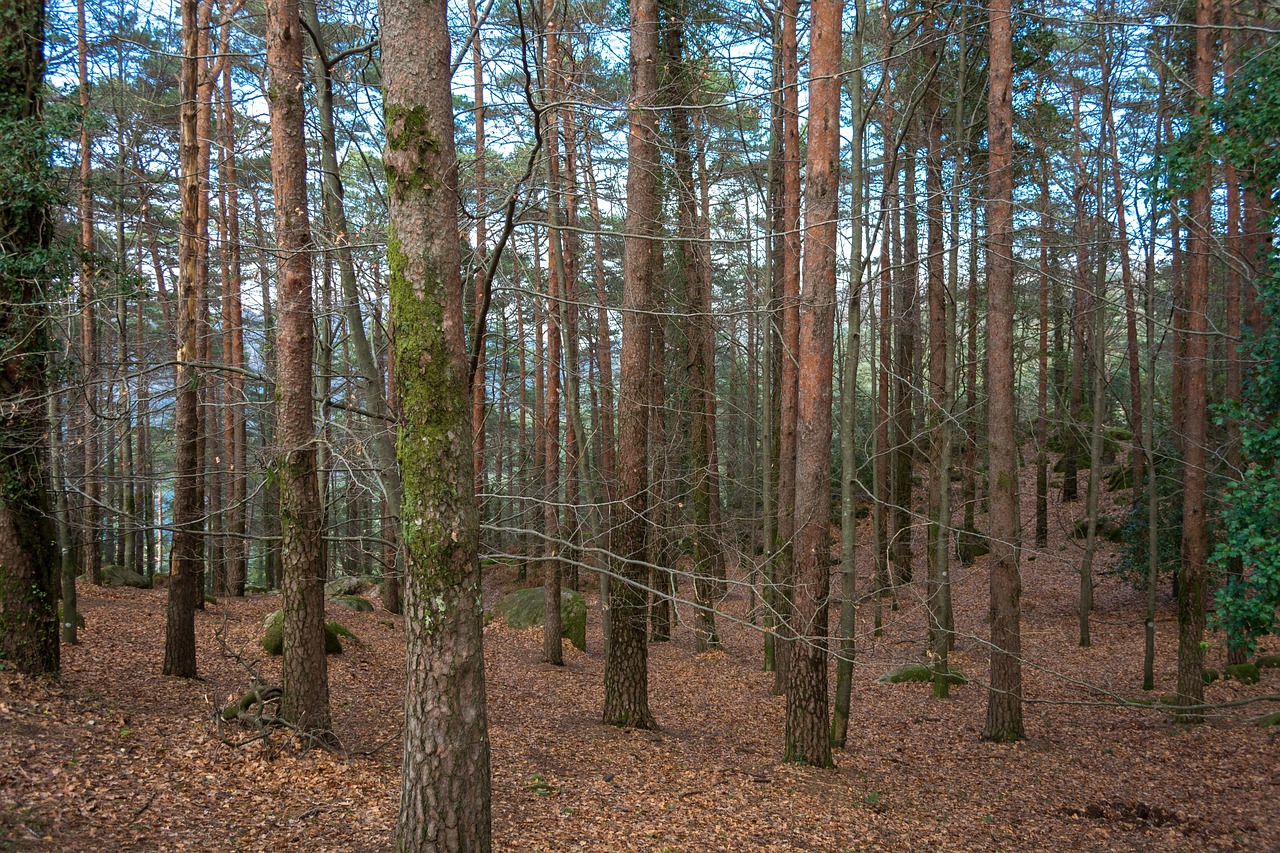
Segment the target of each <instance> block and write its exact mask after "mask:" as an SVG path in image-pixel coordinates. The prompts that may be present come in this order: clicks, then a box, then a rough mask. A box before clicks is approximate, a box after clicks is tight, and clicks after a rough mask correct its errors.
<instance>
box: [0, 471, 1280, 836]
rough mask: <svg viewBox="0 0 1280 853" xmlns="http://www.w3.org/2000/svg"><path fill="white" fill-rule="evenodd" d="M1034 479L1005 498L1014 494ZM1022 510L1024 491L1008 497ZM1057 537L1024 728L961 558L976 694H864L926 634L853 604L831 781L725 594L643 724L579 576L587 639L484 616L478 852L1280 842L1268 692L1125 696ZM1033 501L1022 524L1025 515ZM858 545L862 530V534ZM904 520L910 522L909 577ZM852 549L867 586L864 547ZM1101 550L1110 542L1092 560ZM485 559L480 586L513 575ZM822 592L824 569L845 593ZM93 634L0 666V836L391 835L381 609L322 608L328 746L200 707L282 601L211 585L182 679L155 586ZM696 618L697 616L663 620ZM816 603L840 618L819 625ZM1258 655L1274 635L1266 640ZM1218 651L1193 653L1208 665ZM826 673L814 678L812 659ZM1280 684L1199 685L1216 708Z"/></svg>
mask: <svg viewBox="0 0 1280 853" xmlns="http://www.w3.org/2000/svg"><path fill="white" fill-rule="evenodd" d="M1028 493H1030V494H1034V492H1033V491H1032V492H1027V491H1024V495H1026V494H1028ZM1023 503H1024V506H1025V505H1026V504H1028V503H1031V502H1030V501H1027V500H1024V501H1023ZM1079 506H1080V505H1079V504H1077V505H1075V506H1074V507H1067V508H1065V509H1063V510H1062V511H1061V512H1060V513H1059V515H1060V516H1061V517H1059V518H1055V519H1054V526H1055V529H1054V531H1053V534H1052V538H1051V540H1050V547H1049V548H1048V549H1047V550H1046V551H1043V552H1039V553H1037V552H1034V551H1031V550H1025V551H1024V555H1023V585H1024V591H1023V643H1024V653H1025V658H1026V661H1027V664H1026V665H1025V666H1024V670H1023V673H1024V676H1023V677H1024V689H1025V695H1026V697H1027V699H1028V702H1027V704H1026V706H1025V713H1026V728H1027V740H1026V741H1024V742H1022V743H1018V744H1014V745H993V744H987V743H982V742H981V741H979V739H978V733H979V731H980V728H981V725H982V720H983V713H984V708H985V695H984V691H983V688H982V687H981V683H982V682H984V681H985V678H986V670H987V653H986V648H985V646H984V644H983V637H985V636H986V633H987V628H986V626H985V624H984V619H985V617H986V614H987V605H986V596H987V577H986V573H985V568H984V566H983V565H982V561H981V560H979V562H978V564H977V565H975V566H973V567H971V568H963V567H960V566H958V565H957V566H955V567H954V568H953V580H954V584H955V587H954V601H955V604H954V610H955V614H956V621H957V630H958V643H957V652H956V653H955V655H954V656H953V658H952V662H953V664H954V665H956V666H958V667H960V668H961V669H962V670H963V671H964V673H965V674H966V675H968V676H969V677H970V678H972V679H973V680H974V682H975V683H971V684H968V685H964V686H961V687H957V688H954V689H953V698H952V699H950V700H946V701H939V700H934V699H931V698H930V688H929V686H928V685H922V684H899V685H891V684H880V683H877V682H876V678H877V677H878V676H880V675H883V674H884V673H885V672H887V671H888V670H889V669H890V668H892V667H893V666H895V665H897V664H899V663H903V662H909V661H914V660H917V659H918V656H919V655H920V654H921V650H922V648H923V626H924V613H923V610H922V608H921V606H920V596H921V594H922V586H920V585H917V586H916V587H913V588H911V589H906V590H904V591H903V594H902V602H903V605H902V607H901V608H900V609H899V610H898V611H897V612H896V613H891V614H889V623H888V625H887V628H886V630H885V632H884V634H883V636H881V637H878V638H877V637H873V636H872V635H871V632H870V625H871V608H870V605H869V604H865V603H864V605H863V607H862V608H861V610H860V612H859V630H858V645H859V649H858V660H857V665H856V667H855V670H854V707H853V715H852V722H851V725H850V734H849V743H848V746H847V748H846V749H845V750H844V751H842V752H839V753H838V754H837V756H836V761H837V764H838V767H837V769H835V770H829V771H823V770H810V769H805V768H800V767H794V766H789V765H784V764H782V763H780V762H779V756H780V754H781V746H782V727H783V713H784V700H783V699H782V698H781V697H777V696H773V695H771V693H770V687H771V684H772V678H773V676H772V675H771V674H770V673H765V672H762V671H761V635H760V633H759V631H758V630H757V629H755V628H753V627H751V626H750V625H748V624H746V623H745V617H746V616H747V613H746V611H747V596H746V593H745V590H744V588H743V587H741V586H740V585H731V587H730V593H729V595H728V597H727V598H726V600H725V602H724V605H723V610H724V614H723V615H722V617H721V619H720V628H721V632H722V635H723V639H724V650H723V651H719V652H713V653H710V654H704V655H696V654H695V653H694V642H693V638H692V636H691V634H690V632H689V630H688V628H687V627H684V626H683V625H682V626H680V627H678V628H677V630H676V637H675V639H674V641H673V642H670V643H661V644H655V645H653V646H652V647H651V653H650V691H651V701H652V706H653V710H654V713H655V715H656V717H657V719H658V722H659V725H660V727H661V728H660V730H659V731H657V732H638V731H619V730H615V729H612V728H608V727H605V726H602V725H601V724H599V723H598V722H597V720H598V717H599V714H600V710H601V707H602V701H603V700H602V696H603V690H602V678H603V668H604V661H603V655H602V647H601V635H600V621H599V608H598V600H597V599H596V597H595V593H594V580H592V581H590V582H589V583H588V584H587V586H588V589H587V590H586V594H587V599H588V603H589V604H590V605H591V610H590V614H589V631H588V643H587V651H586V653H581V652H578V651H577V650H574V649H572V648H569V647H566V665H565V666H564V667H563V668H553V667H550V666H547V665H545V664H542V663H540V662H539V653H540V636H539V634H538V629H532V630H530V631H523V632H521V631H514V630H511V629H509V628H507V627H505V626H504V625H502V624H500V623H497V622H495V623H494V624H491V625H490V626H489V627H487V628H486V630H485V642H486V667H487V676H488V688H489V725H490V733H491V738H492V744H493V822H494V838H495V846H496V847H497V848H498V849H501V850H509V851H542V850H547V851H561V850H566V851H567V850H590V851H612V850H618V851H633V850H634V851H654V853H658V851H672V853H674V851H682V853H695V851H717V850H725V851H836V853H840V852H841V851H854V850H866V851H873V850H886V851H917V850H919V851H926V850H928V851H934V850H939V851H940V850H947V851H964V850H1108V851H1124V850H1161V851H1165V850H1187V851H1193V850H1194V851H1201V850H1259V851H1275V850H1280V742H1278V741H1277V738H1276V736H1275V734H1274V733H1275V732H1276V729H1275V728H1271V729H1265V728H1261V727H1259V726H1258V725H1257V724H1256V722H1254V720H1255V719H1256V718H1257V717H1258V716H1259V715H1261V714H1263V713H1265V712H1267V711H1272V710H1275V709H1276V707H1277V706H1276V704H1274V703H1270V702H1260V703H1252V704H1243V705H1237V706H1233V707H1229V708H1224V709H1223V710H1221V711H1220V712H1215V713H1214V714H1212V715H1211V717H1210V719H1209V721H1208V722H1207V723H1205V724H1202V725H1195V726H1183V725H1177V724H1175V723H1173V722H1172V720H1171V718H1170V716H1169V714H1168V713H1167V712H1163V711H1160V710H1151V709H1142V708H1133V707H1115V706H1114V703H1115V702H1116V701H1117V700H1120V699H1138V698H1143V697H1144V696H1147V697H1149V694H1143V692H1142V690H1141V689H1140V687H1141V666H1142V645H1143V630H1142V621H1141V617H1142V608H1143V601H1144V599H1143V596H1142V595H1141V594H1139V593H1137V592H1134V591H1132V590H1130V589H1127V588H1126V587H1124V586H1122V585H1121V584H1120V583H1119V582H1118V581H1117V580H1116V579H1114V578H1112V577H1109V576H1100V582H1099V585H1098V589H1097V593H1096V602H1097V606H1096V611H1095V613H1094V618H1093V646H1092V647H1091V648H1088V649H1082V648H1079V647H1078V646H1077V644H1076V636H1077V633H1076V632H1077V627H1076V611H1075V602H1076V595H1077V584H1078V576H1077V574H1076V572H1077V569H1078V561H1079V556H1080V553H1081V551H1080V543H1079V541H1078V540H1073V539H1070V538H1069V526H1070V513H1071V512H1072V511H1075V512H1079V511H1080V509H1079ZM1032 521H1033V519H1032V518H1031V517H1030V516H1028V518H1027V519H1026V523H1025V524H1024V529H1025V530H1028V531H1031V530H1034V525H1033V524H1032V523H1031V522H1032ZM867 538H868V537H865V536H864V537H863V540H864V541H865V540H866V539H867ZM923 538H924V536H923V530H922V529H920V528H917V531H916V542H915V545H916V548H915V550H916V552H917V562H918V564H919V565H918V566H917V577H918V578H923V574H924V570H923V558H922V555H921V554H920V552H922V551H923ZM862 551H863V552H862V553H860V555H859V557H860V566H861V569H862V571H861V575H862V576H861V577H860V579H859V582H860V588H862V589H866V588H867V587H868V578H867V577H866V574H867V572H866V569H867V567H868V566H869V564H870V554H869V553H868V552H866V549H865V548H864V549H862ZM1112 559H1113V555H1112V554H1111V553H1110V552H1109V551H1104V552H1103V554H1102V557H1101V560H1100V562H1101V564H1102V565H1103V566H1105V565H1107V564H1109V563H1110V562H1111V561H1112ZM513 578H514V571H513V570H512V569H509V568H507V567H494V568H491V569H489V570H488V574H487V577H486V602H487V603H488V604H491V603H492V602H493V601H494V600H496V598H497V596H498V595H500V594H501V593H502V592H503V591H505V590H506V589H509V588H512V587H513V585H514V582H513ZM838 588H839V587H838V584H835V585H833V589H834V590H838ZM80 602H81V609H82V612H83V613H84V616H85V619H86V620H87V627H86V629H85V630H84V631H82V633H81V637H82V642H81V644H80V645H78V646H73V647H64V648H63V677H62V680H61V681H60V682H56V683H51V682H33V681H30V680H27V679H23V678H20V677H18V676H15V675H14V674H12V673H11V672H7V671H6V672H0V850H55V849H56V850H77V851H79V850H84V851H94V850H103V851H117V850H120V851H123V850H193V851H222V850H262V851H282V850H309V851H323V850H334V851H338V850H342V851H346V850H372V851H385V850H390V849H391V839H392V833H393V829H394V824H395V818H396V809H397V798H398V790H399V784H400V774H399V764H400V740H399V726H400V721H401V719H402V707H401V705H402V699H403V695H402V684H403V667H404V643H403V631H402V623H401V620H400V618H399V617H395V616H391V615H390V614H387V613H385V612H381V611H376V612H372V613H350V612H346V611H341V610H340V611H339V612H337V613H331V614H330V615H332V616H336V618H338V619H339V620H340V621H341V622H342V623H343V624H344V625H345V626H346V627H348V628H349V629H350V630H351V631H352V632H353V633H355V634H356V636H357V637H358V641H356V642H351V641H348V642H347V643H346V650H345V652H344V653H343V654H341V655H335V656H332V657H330V658H329V677H330V696H331V701H332V706H333V716H334V725H335V731H336V734H337V736H338V738H339V739H340V741H341V744H342V747H343V749H344V750H345V751H339V752H327V751H323V750H319V749H310V750H308V749H305V748H303V745H302V744H300V743H298V742H296V741H295V740H293V739H292V738H291V737H290V736H288V734H287V733H280V734H277V735H276V736H275V737H273V738H272V739H271V740H269V741H260V742H256V743H253V744H250V745H248V746H244V747H240V748H232V747H230V746H228V745H226V743H225V742H224V736H225V737H226V738H235V737H241V736H243V734H245V733H242V732H238V731H234V730H227V731H226V732H223V733H221V734H220V732H219V730H218V728H217V726H216V725H215V722H214V713H215V708H217V707H219V706H221V705H223V704H225V703H226V702H227V701H228V700H229V699H231V698H232V697H234V696H237V695H239V693H240V692H242V691H243V690H244V689H245V687H246V686H247V679H246V676H245V672H244V670H243V669H241V668H240V667H239V665H238V664H237V663H236V662H235V661H234V660H232V659H231V658H230V657H229V656H228V655H227V654H226V653H225V652H224V651H223V650H222V649H221V648H220V647H219V645H218V643H217V642H216V641H215V630H222V631H224V632H225V636H226V638H227V642H228V643H229V644H230V645H231V646H232V647H234V648H237V649H240V650H242V651H244V652H247V653H248V654H250V655H251V656H252V657H254V658H263V660H262V661H261V666H262V668H263V671H264V672H265V673H267V674H268V675H269V676H272V677H275V678H278V676H279V659H278V658H269V657H267V656H266V655H263V654H262V653H261V652H260V651H258V650H259V649H260V646H259V644H258V641H259V638H260V636H261V628H262V621H263V618H264V617H265V616H266V615H267V614H268V613H270V612H271V611H273V610H275V609H276V608H277V607H278V606H279V598H278V596H274V595H271V596H268V595H263V596H250V597H247V598H244V599H241V600H223V601H219V602H218V603H217V604H216V605H210V606H209V607H208V609H207V610H205V612H203V613H201V614H199V615H198V616H197V631H198V638H197V642H198V646H199V669H200V673H201V676H202V678H201V680H199V681H194V682H187V681H181V680H178V679H173V678H165V677H162V676H161V675H160V666H161V659H162V646H163V637H164V618H165V617H164V614H165V592H164V591H163V590H130V589H99V588H94V587H90V586H87V585H82V586H81V588H80ZM682 615H683V616H684V617H686V618H688V617H690V616H691V614H689V613H687V612H685V613H683V614H682ZM834 621H835V620H834V616H833V622H834ZM1157 637H1158V646H1157V656H1156V666H1157V681H1158V684H1157V690H1156V693H1157V694H1164V693H1170V692H1172V689H1173V670H1174V663H1175V653H1176V625H1175V623H1174V621H1173V612H1172V605H1171V602H1170V601H1169V600H1168V598H1167V596H1165V597H1162V599H1161V607H1160V616H1159V621H1158V625H1157ZM1272 645H1275V643H1274V641H1273V643H1272ZM1221 658H1222V650H1221V643H1220V641H1218V640H1216V639H1215V642H1214V644H1213V646H1212V648H1211V651H1210V661H1209V664H1208V665H1210V666H1217V667H1219V668H1221V665H1222V660H1221ZM832 678H833V684H834V667H833V668H832ZM1278 693H1280V670H1277V669H1268V670H1263V673H1262V682H1261V683H1259V684H1256V685H1250V686H1243V685H1241V684H1239V683H1236V682H1225V683H1224V682H1221V681H1219V682H1217V683H1215V684H1213V685H1211V686H1209V687H1208V688H1207V697H1208V700H1209V701H1212V702H1219V703H1225V702H1232V701H1234V700H1239V699H1244V698H1248V697H1257V696H1263V695H1274V694H1278Z"/></svg>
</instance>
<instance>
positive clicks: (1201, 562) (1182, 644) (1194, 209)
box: [1177, 0, 1215, 719]
mask: <svg viewBox="0 0 1280 853" xmlns="http://www.w3.org/2000/svg"><path fill="white" fill-rule="evenodd" d="M1213 18H1214V2H1213V0H1196V31H1195V32H1196V54H1195V63H1194V65H1193V66H1192V67H1193V75H1192V76H1193V82H1194V84H1195V94H1196V96H1197V97H1198V99H1199V102H1198V103H1197V105H1196V112H1197V113H1198V114H1201V115H1203V113H1204V110H1205V109H1206V102H1207V101H1208V99H1209V98H1210V97H1212V95H1213V45H1214V36H1215V33H1214V31H1213ZM1202 145H1203V143H1202ZM1201 162H1206V161H1205V158H1204V157H1201ZM1202 169H1203V170H1202V172H1201V173H1200V174H1199V176H1198V180H1197V184H1196V186H1195V188H1194V189H1193V190H1192V192H1191V200H1190V212H1191V216H1190V220H1191V223H1190V232H1191V233H1190V235H1189V239H1188V241H1187V255H1188V263H1187V283H1186V302H1185V305H1186V311H1185V317H1186V327H1185V329H1186V334H1185V336H1184V337H1185V339H1186V344H1185V346H1186V362H1185V375H1184V377H1183V378H1184V381H1185V383H1186V387H1185V398H1184V400H1183V404H1184V408H1183V460H1184V468H1183V475H1182V562H1181V570H1180V572H1179V574H1178V694H1177V695H1178V703H1179V705H1181V706H1184V707H1185V706H1189V705H1199V704H1200V703H1202V702H1203V701H1204V682H1203V680H1202V678H1201V670H1202V668H1203V666H1204V649H1203V648H1202V647H1201V645H1200V642H1201V640H1203V639H1204V628H1205V613H1204V607H1205V590H1206V586H1207V573H1208V559H1209V537H1208V530H1207V526H1206V524H1207V518H1206V515H1205V492H1206V487H1207V479H1208V478H1207V471H1206V468H1205V466H1206V465H1207V464H1208V453H1207V447H1206V445H1207V443H1208V414H1209V412H1208V405H1207V401H1206V399H1205V393H1206V390H1207V389H1206V383H1207V379H1208V372H1209V365H1208V331H1209V317H1208V311H1209V253H1210V251H1211V243H1210V233H1209V229H1210V225H1211V219H1210V213H1211V208H1210V198H1209V180H1210V176H1209V169H1208V168H1207V166H1205V167H1202ZM1181 716H1182V717H1183V718H1189V719H1195V718H1198V717H1199V716H1200V713H1199V712H1190V711H1188V712H1184V713H1183V714H1182V715H1181Z"/></svg>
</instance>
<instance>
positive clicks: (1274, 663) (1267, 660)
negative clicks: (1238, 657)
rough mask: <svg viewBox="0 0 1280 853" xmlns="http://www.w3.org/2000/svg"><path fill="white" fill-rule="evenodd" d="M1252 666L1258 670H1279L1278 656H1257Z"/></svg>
mask: <svg viewBox="0 0 1280 853" xmlns="http://www.w3.org/2000/svg"><path fill="white" fill-rule="evenodd" d="M1253 665H1254V666H1256V667H1257V668H1258V669H1280V655H1258V659H1257V660H1255V661H1254V662H1253Z"/></svg>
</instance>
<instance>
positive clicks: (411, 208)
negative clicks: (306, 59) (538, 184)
mask: <svg viewBox="0 0 1280 853" xmlns="http://www.w3.org/2000/svg"><path fill="white" fill-rule="evenodd" d="M380 20H381V36H382V62H383V65H382V84H383V100H384V104H385V110H386V122H387V149H386V155H385V162H386V167H387V185H388V199H389V202H390V208H389V214H390V222H391V225H390V233H389V234H388V246H389V252H388V257H389V259H390V265H391V281H390V290H391V322H392V326H393V328H394V330H395V332H394V334H395V349H396V359H395V366H396V382H397V388H398V393H397V401H398V406H399V409H400V412H401V417H400V421H399V423H400V442H399V444H398V449H399V461H400V470H401V471H402V472H403V476H404V514H403V522H402V529H403V543H404V544H403V548H404V554H405V559H406V566H405V568H406V579H407V590H406V600H405V611H406V618H405V626H406V634H407V636H406V644H407V653H408V679H407V684H406V687H405V723H404V759H403V761H402V763H401V773H400V778H401V796H400V815H399V820H398V823H397V825H396V850H397V851H402V852H403V853H409V852H410V851H412V853H425V851H433V853H434V851H441V853H487V851H489V850H490V849H491V848H492V835H491V830H490V805H489V790H490V775H489V734H488V722H487V718H486V711H485V683H484V649H483V642H482V641H483V629H482V626H481V613H482V610H481V602H480V561H479V544H480V524H479V516H478V514H477V512H476V499H475V489H474V482H475V481H474V476H475V475H474V472H473V471H472V470H471V466H472V455H471V450H472V442H471V418H470V412H469V408H470V405H469V404H470V401H469V400H468V399H467V371H468V366H467V356H466V352H465V341H464V337H465V335H464V332H463V322H464V321H463V315H462V280H461V271H460V270H459V258H458V242H459V241H458V220H457V210H458V195H457V190H456V187H457V185H458V184H457V178H458V171H457V169H458V166H457V159H456V155H455V153H454V146H453V139H454V126H453V104H452V94H451V91H450V83H449V79H450V74H449V29H448V26H447V23H446V4H445V3H444V2H441V0H432V2H429V3H420V2H408V0H384V2H383V3H382V4H381V7H380Z"/></svg>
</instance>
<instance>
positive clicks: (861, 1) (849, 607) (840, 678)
mask: <svg viewBox="0 0 1280 853" xmlns="http://www.w3.org/2000/svg"><path fill="white" fill-rule="evenodd" d="M854 5H855V19H854V20H855V27H854V31H853V56H852V60H851V61H852V63H853V73H852V74H851V75H850V77H849V79H850V82H849V88H850V90H851V93H850V94H851V97H850V100H852V102H853V145H852V146H851V151H850V159H851V163H852V168H851V170H850V175H849V183H850V186H851V188H852V195H853V200H852V216H851V219H852V223H851V224H852V226H853V234H852V236H851V238H850V241H849V242H850V246H851V248H850V257H849V263H850V268H849V304H848V308H847V317H846V322H847V323H848V331H847V332H846V333H845V356H844V383H843V387H842V388H841V391H840V628H839V630H838V631H837V634H836V636H837V638H838V642H839V646H838V647H837V651H836V696H835V707H834V711H833V712H832V715H831V746H832V747H834V748H836V749H844V747H845V743H846V741H847V739H848V734H849V706H850V700H851V698H852V693H853V658H854V654H855V653H856V651H857V646H856V642H855V640H854V631H855V629H856V627H857V625H856V619H857V614H858V600H857V593H858V587H857V584H858V567H857V562H856V557H857V554H856V546H857V530H858V517H857V498H858V489H857V484H858V462H857V458H856V454H857V435H856V433H855V430H856V427H857V411H858V410H857V395H858V346H859V343H860V342H861V340H862V334H861V330H862V304H861V300H862V274H863V254H862V253H863V247H862V230H863V228H862V226H863V215H864V213H863V210H864V208H863V202H864V200H865V194H864V193H863V189H862V182H863V151H864V147H865V143H866V139H865V133H866V125H865V117H864V113H863V100H862V98H863V92H862V35H863V29H862V27H863V23H864V20H865V15H866V0H854Z"/></svg>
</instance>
